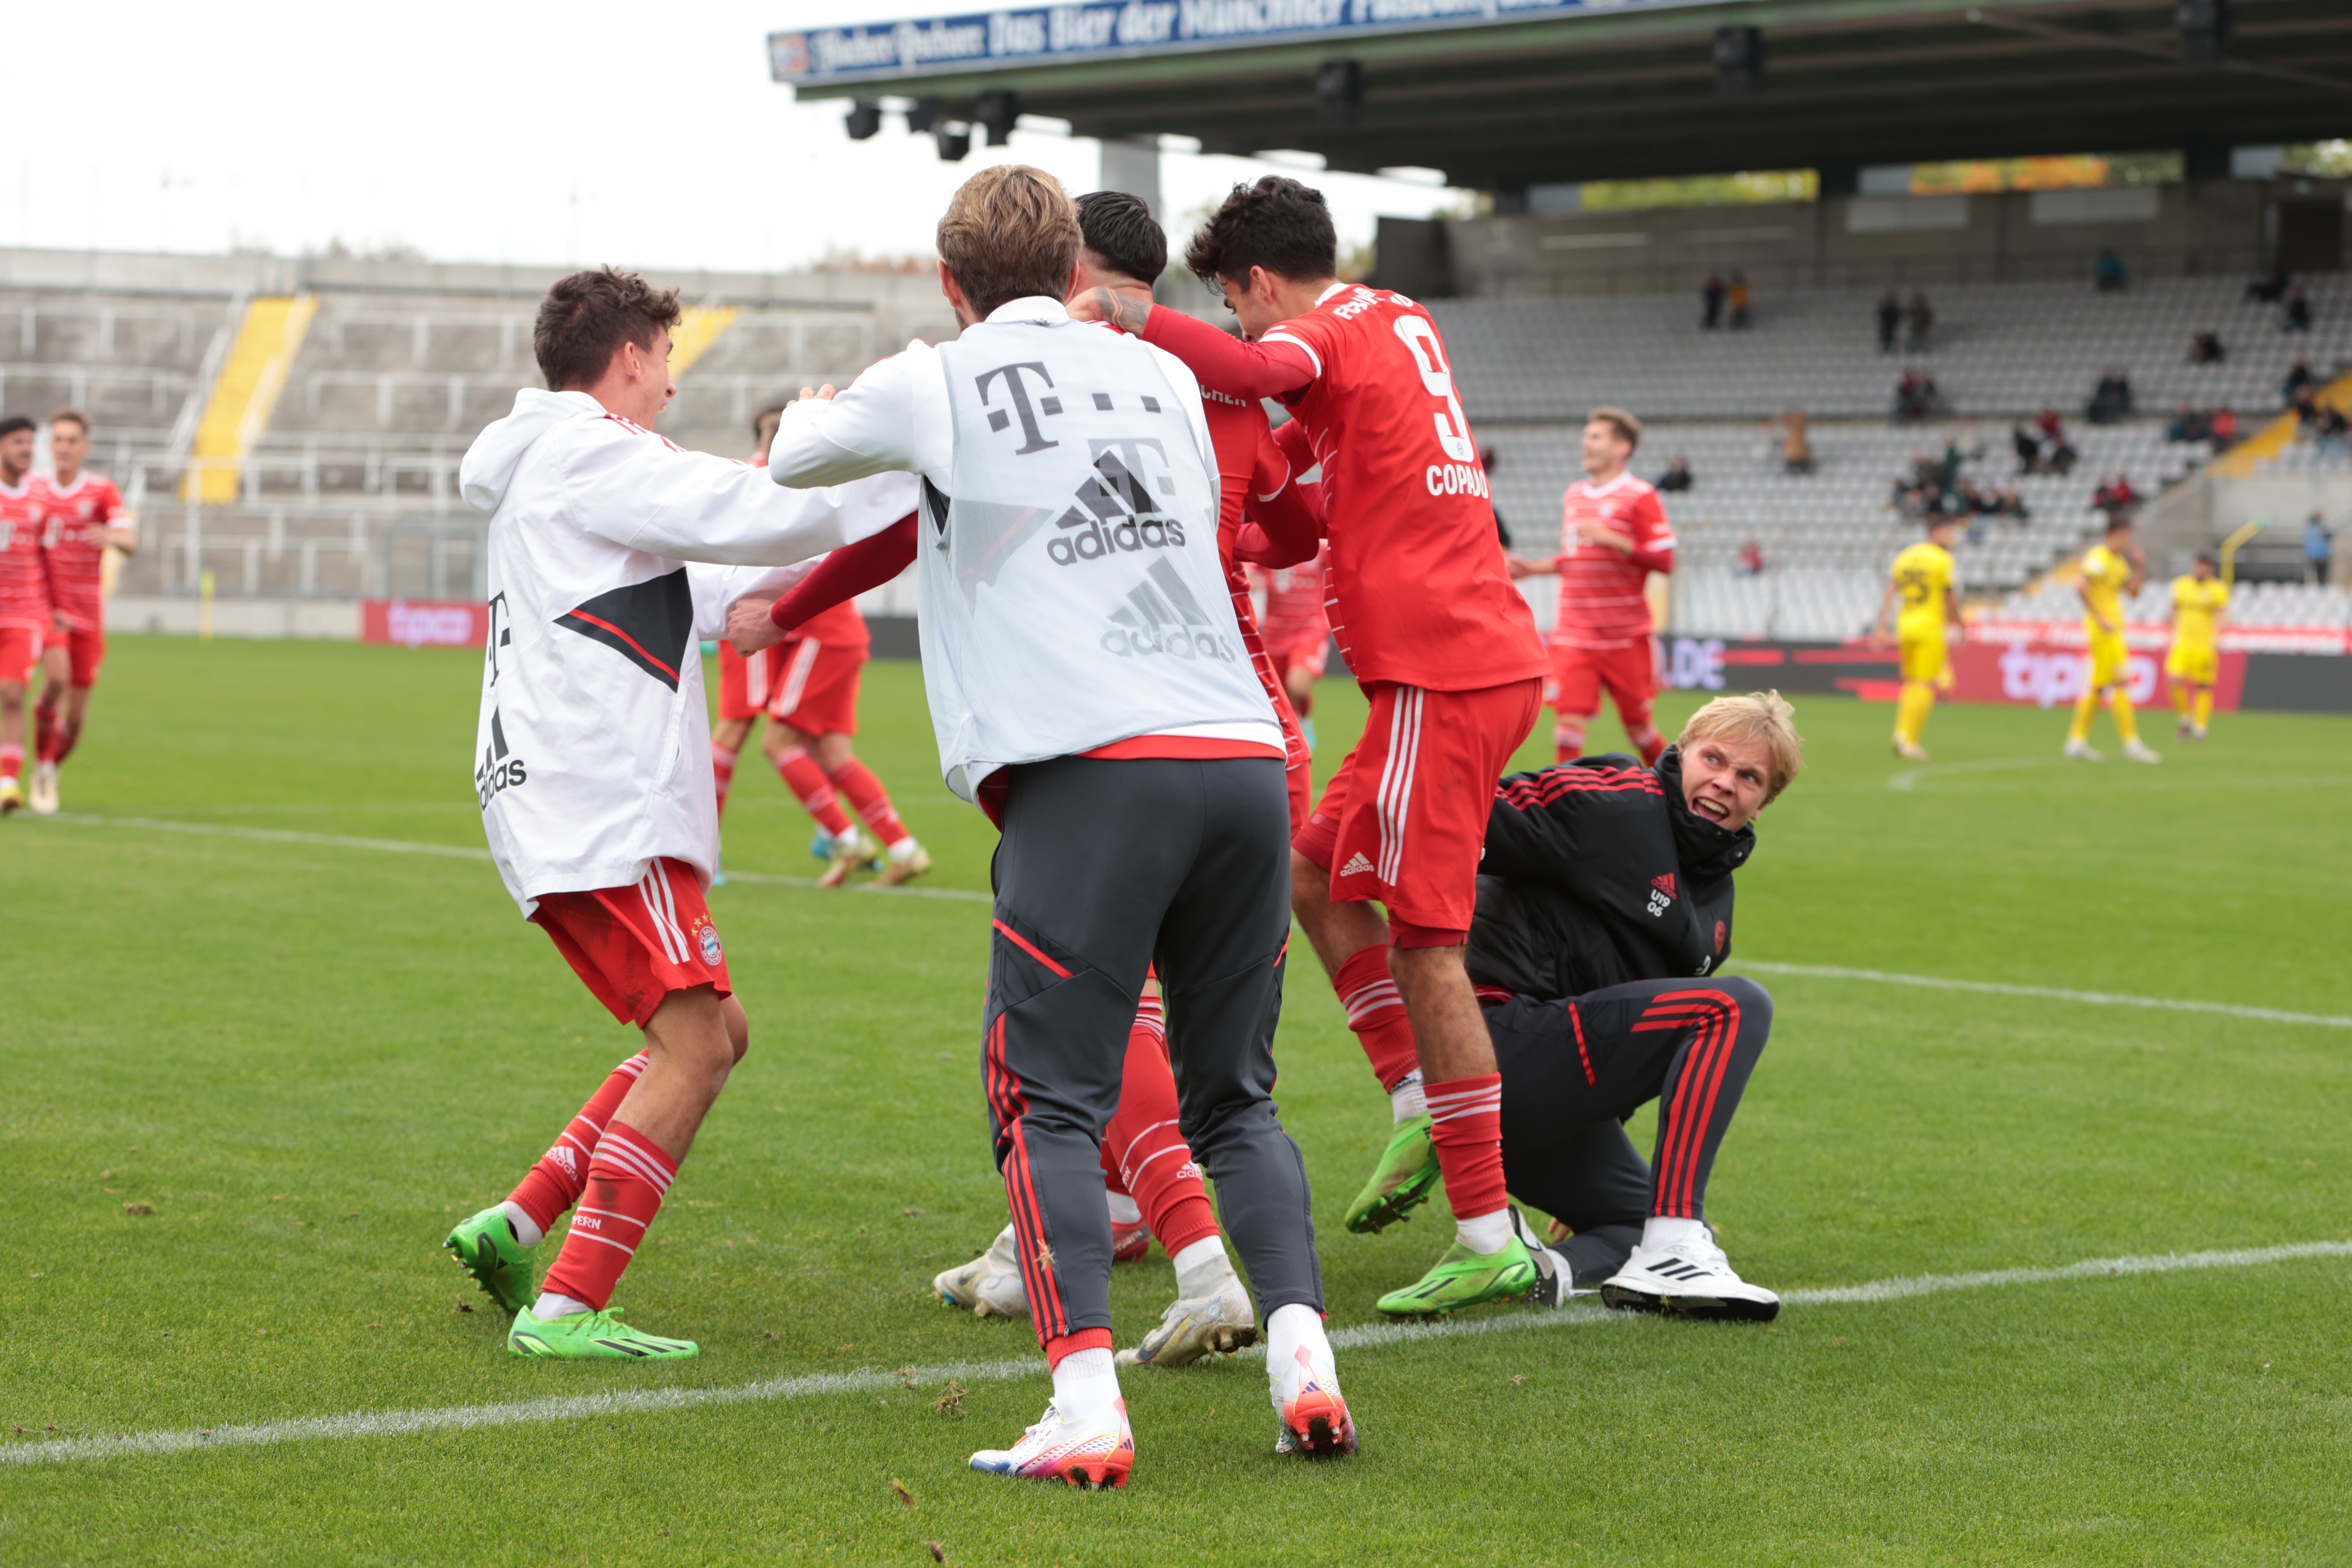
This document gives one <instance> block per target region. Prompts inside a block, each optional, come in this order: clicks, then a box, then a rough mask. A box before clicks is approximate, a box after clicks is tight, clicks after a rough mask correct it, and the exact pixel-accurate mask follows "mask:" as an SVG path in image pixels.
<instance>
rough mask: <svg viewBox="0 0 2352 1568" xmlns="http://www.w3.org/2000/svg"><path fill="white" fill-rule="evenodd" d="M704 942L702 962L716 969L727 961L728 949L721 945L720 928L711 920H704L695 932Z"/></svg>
mask: <svg viewBox="0 0 2352 1568" xmlns="http://www.w3.org/2000/svg"><path fill="white" fill-rule="evenodd" d="M695 934H696V936H697V937H698V939H699V940H700V942H701V943H702V962H703V963H707V964H709V966H710V967H711V968H713V969H716V968H718V967H719V965H720V964H721V963H725V962H726V961H727V950H726V949H724V948H722V947H720V946H719V928H718V927H717V926H715V925H712V924H711V923H710V922H709V921H703V922H702V925H701V927H700V929H699V930H698V931H697V932H696V933H695Z"/></svg>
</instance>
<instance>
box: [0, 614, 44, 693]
mask: <svg viewBox="0 0 2352 1568" xmlns="http://www.w3.org/2000/svg"><path fill="white" fill-rule="evenodd" d="M40 659H41V634H40V633H39V632H38V631H36V630H35V629H34V628H32V627H31V626H0V680H24V679H26V678H27V677H29V676H30V675H31V673H32V669H33V666H35V665H36V664H38V663H39V662H40Z"/></svg>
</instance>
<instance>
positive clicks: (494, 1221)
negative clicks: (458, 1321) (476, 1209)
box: [441, 1208, 535, 1312]
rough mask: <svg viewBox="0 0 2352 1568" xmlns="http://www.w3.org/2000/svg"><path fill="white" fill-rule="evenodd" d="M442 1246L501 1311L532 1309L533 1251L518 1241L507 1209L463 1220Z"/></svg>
mask: <svg viewBox="0 0 2352 1568" xmlns="http://www.w3.org/2000/svg"><path fill="white" fill-rule="evenodd" d="M441 1245H442V1246H443V1247H447V1248H448V1249H449V1250H450V1251H451V1252H453V1253H455V1254H456V1255H457V1267H458V1268H462V1269H464V1270H465V1271H466V1272H467V1273H468V1274H470V1275H472V1276H473V1277H474V1283H475V1284H477V1285H479V1286H480V1287H481V1288H482V1294H484V1295H485V1296H488V1298H489V1299H490V1300H493V1301H496V1302H497V1303H498V1304H499V1309H500V1310H503V1311H508V1312H520V1311H521V1310H523V1309H524V1308H525V1307H527V1306H529V1305H530V1295H531V1287H532V1284H533V1281H532V1279H531V1276H532V1274H533V1273H534V1272H535V1270H533V1269H532V1268H531V1266H530V1247H525V1246H524V1245H523V1244H522V1243H521V1242H520V1241H518V1240H516V1239H515V1233H514V1226H511V1225H509V1223H508V1222H507V1215H506V1211H505V1210H504V1209H499V1208H487V1209H484V1210H483V1211H482V1212H481V1213H479V1214H478V1215H474V1216H473V1217H472V1218H471V1219H463V1220H459V1221H458V1222H457V1229H455V1230H453V1231H451V1232H450V1233H449V1238H448V1239H447V1240H446V1241H444V1242H443V1243H442V1244H441Z"/></svg>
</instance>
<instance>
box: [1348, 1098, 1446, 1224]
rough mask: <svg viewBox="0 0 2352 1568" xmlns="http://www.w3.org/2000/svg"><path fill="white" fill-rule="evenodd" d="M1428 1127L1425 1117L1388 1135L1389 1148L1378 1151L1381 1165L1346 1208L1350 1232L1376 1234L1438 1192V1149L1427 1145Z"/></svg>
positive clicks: (1428, 1140)
mask: <svg viewBox="0 0 2352 1568" xmlns="http://www.w3.org/2000/svg"><path fill="white" fill-rule="evenodd" d="M1429 1127H1430V1121H1429V1118H1428V1117H1427V1116H1426V1115H1423V1116H1416V1117H1414V1118H1413V1119H1412V1121H1400V1122H1398V1123H1397V1124H1396V1131H1393V1132H1391V1133H1390V1134H1389V1146H1388V1147H1387V1148H1385V1149H1383V1150H1381V1163H1379V1164H1378V1165H1376V1166H1374V1167H1373V1169H1372V1179H1371V1180H1370V1181H1369V1182H1366V1183H1365V1184H1364V1190H1363V1191H1362V1192H1360V1193H1358V1194H1356V1201H1355V1202H1354V1203H1351V1204H1349V1205H1348V1228H1349V1230H1352V1231H1355V1232H1356V1233H1358V1234H1359V1235H1375V1234H1378V1233H1379V1232H1380V1231H1381V1230H1383V1229H1385V1228H1387V1227H1388V1226H1392V1225H1394V1224H1396V1223H1397V1222H1398V1221H1399V1220H1401V1219H1402V1218H1404V1217H1405V1213H1406V1211H1407V1210H1409V1209H1412V1208H1416V1207H1418V1206H1419V1205H1422V1204H1423V1203H1424V1202H1426V1201H1427V1200H1428V1197H1429V1194H1432V1193H1433V1192H1435V1191H1436V1190H1437V1181H1438V1174H1439V1173H1438V1168H1437V1145H1436V1144H1435V1143H1433V1142H1431V1141H1430V1137H1429Z"/></svg>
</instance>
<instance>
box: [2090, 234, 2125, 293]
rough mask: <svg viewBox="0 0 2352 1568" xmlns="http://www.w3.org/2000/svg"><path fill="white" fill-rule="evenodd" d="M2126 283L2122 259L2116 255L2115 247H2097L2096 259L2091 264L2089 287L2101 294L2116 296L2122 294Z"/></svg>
mask: <svg viewBox="0 0 2352 1568" xmlns="http://www.w3.org/2000/svg"><path fill="white" fill-rule="evenodd" d="M2125 282H2126V273H2125V271H2124V258H2122V257H2120V256H2117V255H2116V247H2114V246H2112V245H2103V246H2101V247H2099V254H2098V258H2097V259H2095V260H2094V261H2093V262H2092V263H2091V286H2092V287H2093V288H2095V289H2097V290H2098V291H2099V292H2100V293H2102V294H2116V293H2120V292H2122V290H2123V287H2124V284H2125Z"/></svg>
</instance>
